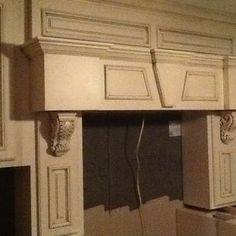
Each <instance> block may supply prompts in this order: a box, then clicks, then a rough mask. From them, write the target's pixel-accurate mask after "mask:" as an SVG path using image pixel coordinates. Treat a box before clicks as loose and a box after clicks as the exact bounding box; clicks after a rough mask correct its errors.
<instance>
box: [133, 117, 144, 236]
mask: <svg viewBox="0 0 236 236" xmlns="http://www.w3.org/2000/svg"><path fill="white" fill-rule="evenodd" d="M144 126H145V114H143V118H142V124H141V128H140V132H139V137H138V142H137V145H136V149H135V157H136V161H137V173H136V189H137V196H138V203H139V207H138V211H139V217H140V223H141V228H142V236H145V235H146V228H145V223H144V217H143V209H142V208H143V200H142V195H141V191H140V170H141V165H140V157H139V151H140V145H141V141H142V137H143V130H144Z"/></svg>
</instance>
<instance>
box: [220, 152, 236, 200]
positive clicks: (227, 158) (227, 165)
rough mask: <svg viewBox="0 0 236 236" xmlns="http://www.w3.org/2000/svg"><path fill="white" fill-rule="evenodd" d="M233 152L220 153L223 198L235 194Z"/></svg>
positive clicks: (221, 192) (221, 193)
mask: <svg viewBox="0 0 236 236" xmlns="http://www.w3.org/2000/svg"><path fill="white" fill-rule="evenodd" d="M232 166H233V164H232V154H231V153H221V154H220V195H221V197H222V198H224V197H230V196H233V186H232V184H233V179H232Z"/></svg>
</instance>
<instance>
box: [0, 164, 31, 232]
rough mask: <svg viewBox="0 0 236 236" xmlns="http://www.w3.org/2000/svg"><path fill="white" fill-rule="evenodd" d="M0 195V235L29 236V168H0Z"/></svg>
mask: <svg viewBox="0 0 236 236" xmlns="http://www.w3.org/2000/svg"><path fill="white" fill-rule="evenodd" d="M0 193H1V194H0V235H2V236H14V235H24V236H30V235H31V213H30V212H31V211H30V207H31V204H30V168H29V167H11V168H1V169H0Z"/></svg>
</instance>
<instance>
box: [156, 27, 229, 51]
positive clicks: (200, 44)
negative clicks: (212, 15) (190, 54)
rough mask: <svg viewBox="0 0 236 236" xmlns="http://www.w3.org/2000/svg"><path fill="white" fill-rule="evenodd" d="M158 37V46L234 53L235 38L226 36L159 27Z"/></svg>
mask: <svg viewBox="0 0 236 236" xmlns="http://www.w3.org/2000/svg"><path fill="white" fill-rule="evenodd" d="M157 39H158V41H157V47H158V48H165V49H177V50H183V51H195V52H204V53H214V54H221V55H231V54H233V38H231V37H226V36H219V35H211V34H207V33H200V32H193V31H183V30H178V29H165V28H157Z"/></svg>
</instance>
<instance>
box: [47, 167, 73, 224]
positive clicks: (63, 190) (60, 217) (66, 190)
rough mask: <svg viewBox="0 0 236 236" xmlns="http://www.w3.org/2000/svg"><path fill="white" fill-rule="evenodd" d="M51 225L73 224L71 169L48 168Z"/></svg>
mask: <svg viewBox="0 0 236 236" xmlns="http://www.w3.org/2000/svg"><path fill="white" fill-rule="evenodd" d="M48 177H49V181H48V182H49V185H48V191H49V226H50V228H58V227H64V226H67V225H70V224H71V206H70V198H71V197H70V169H69V167H63V168H55V167H49V168H48Z"/></svg>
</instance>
